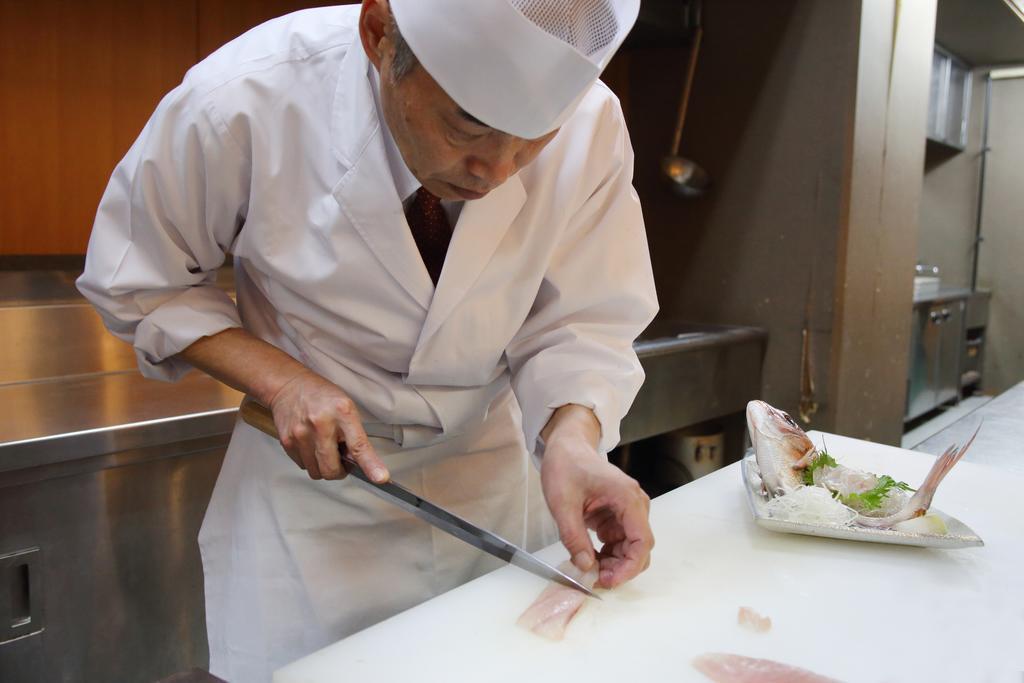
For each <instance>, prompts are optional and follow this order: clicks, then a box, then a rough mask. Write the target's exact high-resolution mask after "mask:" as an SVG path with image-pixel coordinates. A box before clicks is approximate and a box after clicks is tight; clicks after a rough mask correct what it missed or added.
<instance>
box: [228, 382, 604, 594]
mask: <svg viewBox="0 0 1024 683" xmlns="http://www.w3.org/2000/svg"><path fill="white" fill-rule="evenodd" d="M239 412H240V413H241V415H242V419H243V420H245V421H246V422H247V423H248V424H250V425H252V426H253V427H255V428H256V429H258V430H260V431H261V432H263V433H265V434H268V435H270V436H272V437H274V438H275V439H278V438H280V437H279V436H278V433H277V427H276V425H275V424H274V416H273V415H272V414H271V412H270V410H269V409H267V408H266V407H264V406H262V405H260V404H259V403H257V402H255V401H252V400H249V399H246V400H245V402H243V403H242V407H241V409H240V411H239ZM340 446H341V448H340V450H341V460H342V462H343V464H344V465H345V469H346V470H347V471H348V473H349V474H350V475H352V476H353V477H354V478H355V481H356V483H357V484H358V485H359V486H362V487H363V488H364V489H366V490H367V491H369V492H370V493H373V494H374V495H376V496H378V497H380V498H383V499H384V500H385V501H387V502H389V503H391V504H392V505H397V506H398V507H400V508H402V509H403V510H405V511H406V512H409V513H411V514H413V515H416V516H417V517H419V518H420V519H422V520H423V521H425V522H427V523H428V524H430V525H432V526H435V527H437V528H438V529H440V530H441V531H444V532H446V533H449V534H451V535H452V536H454V537H455V538H458V539H459V540H461V541H465V542H466V543H469V544H470V545H472V546H474V547H476V548H479V549H480V550H483V551H484V552H486V553H489V554H491V555H494V556H495V557H497V558H498V559H499V560H503V561H505V562H508V563H509V564H514V565H515V566H517V567H519V568H521V569H525V570H526V571H528V572H531V573H533V574H536V575H537V576H540V577H542V578H544V579H548V580H549V581H555V582H556V583H560V584H562V585H563V586H568V587H570V588H575V589H577V590H579V591H582V592H584V593H586V594H587V595H589V596H591V597H595V598H598V599H600V596H598V595H597V594H596V593H594V592H593V591H591V590H590V589H589V588H587V587H586V586H584V585H583V584H582V583H580V582H579V581H576V580H575V579H573V578H572V577H570V576H568V575H567V574H565V573H563V572H560V571H558V570H557V569H555V568H554V567H552V566H551V565H549V564H547V563H546V562H543V561H541V560H539V559H537V558H536V557H534V556H533V555H531V554H530V553H528V552H526V551H525V550H523V549H522V548H520V547H518V546H516V545H514V544H512V543H509V542H508V541H506V540H505V539H503V538H501V537H500V536H497V535H496V534H492V533H491V532H489V531H487V530H486V529H481V528H480V527H478V526H476V525H475V524H471V523H470V522H467V521H466V520H464V519H462V518H461V517H459V516H458V515H454V514H452V513H451V512H448V511H447V510H445V509H444V508H442V507H439V506H437V505H434V504H433V503H431V502H430V501H428V500H424V499H423V498H420V497H419V496H417V495H416V494H415V493H413V492H412V491H410V490H409V489H407V488H405V487H404V486H402V485H400V484H397V483H395V482H393V481H388V482H386V483H383V484H375V483H373V482H372V481H371V480H370V479H369V478H368V477H367V476H366V475H365V474H363V470H362V469H360V467H359V464H358V463H357V462H356V461H355V460H352V459H351V458H349V457H348V456H347V455H346V454H345V447H344V444H340Z"/></svg>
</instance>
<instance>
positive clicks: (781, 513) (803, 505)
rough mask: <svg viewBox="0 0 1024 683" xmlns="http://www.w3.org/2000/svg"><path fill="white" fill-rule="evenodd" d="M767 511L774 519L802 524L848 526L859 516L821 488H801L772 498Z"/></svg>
mask: <svg viewBox="0 0 1024 683" xmlns="http://www.w3.org/2000/svg"><path fill="white" fill-rule="evenodd" d="M766 509H767V510H768V514H769V515H771V517H772V518H773V519H781V520H784V521H787V522H799V523H801V524H839V525H846V524H849V523H850V522H852V521H853V520H854V518H855V517H856V516H857V513H856V512H854V511H853V510H851V509H850V508H848V507H846V506H845V505H843V504H842V503H840V502H839V501H838V500H836V499H835V498H833V497H832V494H831V493H829V492H828V491H827V490H826V489H824V488H822V487H820V486H801V487H800V488H798V489H796V490H794V491H790V492H789V493H787V494H786V495H784V496H779V497H778V498H772V499H771V500H770V501H768V504H767V505H766Z"/></svg>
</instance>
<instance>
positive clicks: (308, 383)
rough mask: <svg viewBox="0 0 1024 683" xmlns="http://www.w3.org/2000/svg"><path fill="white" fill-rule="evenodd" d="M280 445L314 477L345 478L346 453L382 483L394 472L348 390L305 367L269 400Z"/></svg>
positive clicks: (371, 477)
mask: <svg viewBox="0 0 1024 683" xmlns="http://www.w3.org/2000/svg"><path fill="white" fill-rule="evenodd" d="M270 410H271V411H272V412H273V413H274V424H275V425H276V426H277V433H278V434H280V436H281V445H282V446H284V450H285V452H286V453H287V454H288V456H289V457H290V458H291V459H292V460H294V461H295V464H296V465H298V466H299V467H301V468H302V469H304V470H306V472H307V473H308V474H309V478H310V479H344V478H345V477H346V476H347V475H348V472H347V471H346V469H345V465H344V463H342V461H341V450H342V444H343V445H344V446H343V447H344V449H345V451H346V452H345V455H346V456H347V457H349V458H351V459H352V460H355V461H356V463H358V464H359V467H360V469H362V470H363V472H364V473H365V474H366V476H367V477H369V478H370V479H371V480H372V481H374V482H376V483H378V484H381V483H384V482H386V481H387V480H388V478H389V477H390V474H389V473H388V470H387V467H385V466H384V463H383V462H382V461H381V459H380V457H379V456H378V455H377V452H376V451H375V450H374V448H373V444H371V443H370V440H369V439H368V438H367V436H366V432H365V431H364V430H363V423H362V420H361V419H360V417H359V410H358V408H356V404H355V402H353V401H352V399H351V398H349V396H348V394H346V393H345V392H344V391H342V390H341V389H340V388H339V387H338V386H336V385H335V384H332V383H331V382H329V381H327V380H326V379H324V378H323V377H321V376H320V375H318V374H316V373H315V372H313V371H312V370H308V369H304V370H302V371H301V372H300V373H298V374H297V375H295V376H294V377H293V378H291V379H290V380H288V382H287V383H285V384H284V386H282V387H281V388H280V389H279V390H278V391H277V393H276V394H275V395H274V397H273V399H271V401H270Z"/></svg>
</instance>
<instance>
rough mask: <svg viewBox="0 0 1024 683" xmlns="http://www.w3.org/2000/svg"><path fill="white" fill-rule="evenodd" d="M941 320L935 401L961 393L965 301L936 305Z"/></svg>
mask: <svg viewBox="0 0 1024 683" xmlns="http://www.w3.org/2000/svg"><path fill="white" fill-rule="evenodd" d="M932 310H933V311H937V313H938V317H939V322H938V330H939V353H938V356H937V358H936V371H935V376H936V387H935V391H936V396H935V403H936V404H939V403H945V402H946V401H951V400H953V399H955V398H956V397H957V396H958V394H959V393H960V350H961V349H960V347H961V343H962V339H963V334H964V302H963V301H950V302H947V303H944V304H942V305H941V306H935V307H933V308H932Z"/></svg>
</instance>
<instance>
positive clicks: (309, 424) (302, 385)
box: [179, 327, 390, 484]
mask: <svg viewBox="0 0 1024 683" xmlns="http://www.w3.org/2000/svg"><path fill="white" fill-rule="evenodd" d="M179 355H180V356H182V357H183V358H184V359H185V360H186V361H187V362H188V363H191V364H192V365H194V366H195V367H197V368H199V369H201V370H203V371H205V372H206V373H208V374H210V375H212V376H213V377H216V378H217V379H219V380H220V381H221V382H224V383H225V384H227V385H228V386H231V387H234V388H235V389H237V390H239V391H241V392H242V393H245V394H249V395H250V396H253V397H255V398H256V400H257V401H259V402H260V403H262V404H263V405H265V406H268V407H269V408H270V410H271V412H273V413H274V425H275V426H276V427H277V433H278V434H280V435H281V445H282V446H284V450H285V452H286V453H288V456H289V457H290V458H291V459H292V460H294V461H295V464H296V465H298V466H299V467H301V468H302V469H304V470H306V472H308V473H309V477H310V479H343V478H344V477H345V476H346V475H347V474H348V472H347V471H346V470H345V467H344V465H343V463H342V462H341V453H340V447H339V444H341V443H344V444H345V446H346V451H347V452H346V453H345V455H346V456H348V457H349V458H351V459H352V460H355V461H356V462H357V463H358V464H359V467H360V469H362V470H363V472H365V473H366V476H367V477H369V478H370V479H371V480H372V481H375V482H377V483H378V484H380V483H383V482H385V481H387V480H388V478H389V477H390V475H389V474H388V470H387V468H386V467H385V466H384V463H383V462H382V461H381V459H380V457H378V455H377V452H376V451H375V450H374V448H373V445H372V444H371V443H370V440H369V439H367V438H366V432H365V431H364V430H363V423H362V420H361V419H360V418H359V410H358V409H357V408H356V404H355V402H354V401H353V400H352V399H351V398H349V396H348V394H346V393H345V392H344V391H342V390H341V389H340V388H338V387H337V386H336V385H334V384H332V383H330V382H328V381H327V380H326V379H324V378H323V377H321V376H320V375H318V374H316V373H315V372H313V371H312V370H310V369H309V368H307V367H306V366H304V365H302V363H300V362H299V361H297V360H295V359H294V358H292V357H291V356H289V355H288V354H286V353H285V352H284V351H282V350H281V349H279V348H277V347H276V346H273V345H272V344H268V343H267V342H265V341H263V340H262V339H259V338H257V337H254V336H253V335H252V334H250V333H249V332H247V331H245V330H243V329H241V328H237V327H233V328H228V329H226V330H223V331H221V332H218V333H217V334H214V335H211V336H209V337H202V338H200V339H198V340H196V341H195V342H193V343H192V344H191V345H190V346H189V347H188V348H186V349H185V350H184V351H182V352H181V353H180V354H179Z"/></svg>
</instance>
